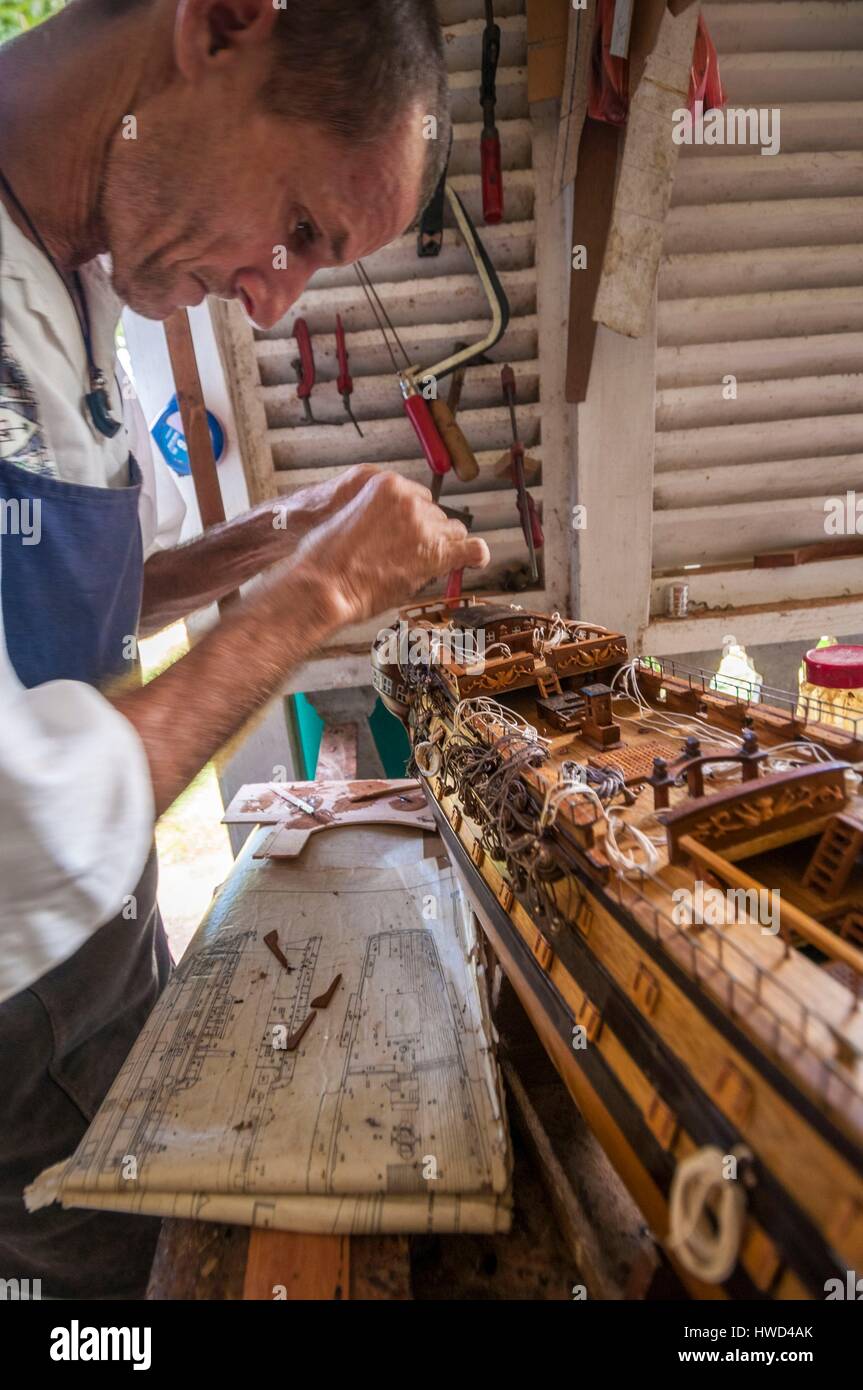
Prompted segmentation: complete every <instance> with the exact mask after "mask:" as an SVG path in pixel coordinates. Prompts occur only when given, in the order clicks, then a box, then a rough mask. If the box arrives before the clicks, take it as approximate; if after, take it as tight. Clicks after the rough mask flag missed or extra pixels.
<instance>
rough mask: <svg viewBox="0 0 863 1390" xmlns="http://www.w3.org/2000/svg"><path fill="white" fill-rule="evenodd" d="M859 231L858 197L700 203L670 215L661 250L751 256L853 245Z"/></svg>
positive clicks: (861, 205)
mask: <svg viewBox="0 0 863 1390" xmlns="http://www.w3.org/2000/svg"><path fill="white" fill-rule="evenodd" d="M861 81H863V69H861ZM755 192H756V189H754V188H753V194H754V193H755ZM861 225H863V198H861V197H846V198H777V199H773V200H769V201H767V202H763V203H762V202H756V201H751V202H737V203H727V204H726V203H702V204H700V205H699V206H698V207H677V208H672V209H671V212H670V213H669V215H668V221H667V223H666V228H665V243H664V245H665V252H666V254H668V255H675V254H679V253H681V252H688V251H690V252H691V251H700V252H705V251H733V250H737V249H740V250H747V249H748V250H751V249H752V247H755V246H809V245H812V244H813V243H815V242H818V243H819V244H822V245H839V244H847V243H848V242H852V241H854V240H855V238H857V237H858V236H859V233H860V227H861Z"/></svg>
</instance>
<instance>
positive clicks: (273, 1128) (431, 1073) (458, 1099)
mask: <svg viewBox="0 0 863 1390" xmlns="http://www.w3.org/2000/svg"><path fill="white" fill-rule="evenodd" d="M430 902H431V903H433V904H434V912H433V913H432V916H431V920H428V917H427V914H424V910H423V908H424V904H425V905H428V904H429V903H430ZM274 928H275V929H276V930H277V932H278V934H279V941H280V945H281V948H282V950H283V951H284V953H285V956H286V957H287V959H288V962H289V964H290V965H291V967H292V969H291V972H290V973H288V972H287V971H286V970H284V969H283V967H282V966H281V965H280V964H279V963H278V961H276V960H275V959H274V957H273V956H272V954H271V953H270V951H269V950H268V949H267V947H266V946H265V944H264V941H263V938H264V936H265V935H266V933H267V932H268V931H271V930H273V929H274ZM472 932H473V926H472V923H471V918H470V914H469V911H468V909H467V907H466V905H465V903H464V900H463V899H462V897H461V894H460V891H459V889H458V887H457V884H456V881H455V879H454V877H453V875H452V873H451V871H450V870H448V869H443V870H442V869H441V868H440V867H438V865H437V863H436V861H433V860H432V861H426V860H421V861H419V862H418V863H416V864H413V865H409V866H406V867H403V868H400V869H393V868H389V869H381V870H375V869H361V870H354V871H351V872H345V873H342V872H330V873H327V874H324V873H322V872H320V871H312V870H310V871H303V870H299V869H297V868H296V867H292V868H290V869H287V870H286V869H285V868H284V867H283V866H281V865H277V864H271V863H266V862H263V863H260V862H258V863H252V862H251V861H250V862H249V863H247V865H246V869H245V872H244V873H243V875H242V876H241V877H240V879H239V884H234V885H232V890H231V892H230V893H229V894H224V895H223V896H222V898H219V899H217V901H216V904H215V905H214V907H213V909H212V910H211V913H210V915H209V918H208V919H207V921H206V922H205V923H204V925H203V926H202V927H201V929H200V931H199V933H198V935H197V936H196V938H195V940H194V941H193V943H192V945H191V946H190V948H189V950H188V952H187V953H186V956H185V957H184V958H183V960H182V962H181V963H180V965H179V967H178V968H177V971H176V972H175V975H174V977H173V978H172V980H171V982H170V983H169V985H168V988H167V989H166V991H165V994H164V995H163V996H162V998H161V1000H160V1001H159V1003H158V1004H157V1006H156V1008H155V1010H154V1011H153V1013H152V1014H151V1016H150V1018H149V1020H148V1022H147V1025H146V1027H145V1029H144V1031H143V1033H142V1034H141V1036H140V1037H139V1039H138V1041H137V1042H136V1044H135V1046H134V1048H133V1049H132V1052H131V1053H130V1055H129V1057H128V1058H127V1060H126V1063H125V1064H124V1066H123V1068H122V1070H121V1071H120V1073H119V1075H118V1077H117V1079H116V1081H115V1083H114V1085H113V1087H112V1088H111V1091H110V1093H109V1095H108V1097H107V1098H106V1100H105V1102H104V1104H103V1106H102V1107H101V1109H100V1111H99V1114H98V1115H97V1117H96V1119H95V1120H94V1122H93V1124H92V1125H91V1127H90V1129H89V1131H88V1133H87V1135H86V1136H85V1138H84V1140H83V1141H82V1143H81V1145H80V1146H79V1149H78V1151H77V1153H76V1154H75V1155H74V1156H73V1157H72V1159H70V1160H69V1161H68V1162H67V1163H66V1164H63V1165H56V1166H55V1168H53V1169H50V1170H48V1172H47V1173H46V1174H43V1175H42V1176H41V1177H40V1178H39V1179H38V1180H37V1182H36V1184H34V1187H33V1189H31V1192H30V1196H29V1200H30V1204H31V1205H34V1206H35V1205H39V1204H41V1203H42V1202H44V1201H47V1200H51V1198H52V1197H53V1196H55V1195H59V1197H60V1199H61V1200H62V1201H63V1202H64V1203H65V1204H67V1205H94V1206H105V1207H107V1208H109V1209H113V1210H139V1211H161V1212H164V1213H165V1214H171V1213H176V1214H179V1213H180V1211H182V1212H183V1213H184V1214H191V1212H192V1211H194V1213H195V1214H199V1215H205V1216H212V1218H213V1219H235V1220H247V1221H249V1222H251V1223H260V1224H273V1225H279V1224H281V1225H292V1224H296V1225H297V1226H298V1227H299V1228H302V1229H316V1228H320V1229H337V1228H339V1229H357V1228H358V1227H359V1228H362V1229H398V1228H399V1226H398V1221H400V1220H404V1221H405V1222H406V1223H407V1224H406V1225H405V1226H404V1229H425V1228H426V1222H427V1218H428V1213H429V1211H430V1210H431V1208H432V1206H433V1207H434V1208H435V1221H436V1223H437V1224H435V1227H434V1228H435V1229H448V1228H452V1227H453V1226H459V1227H460V1228H461V1229H470V1228H474V1229H487V1228H489V1227H488V1226H487V1224H484V1223H487V1222H492V1223H493V1225H496V1226H497V1227H498V1228H500V1226H501V1224H505V1222H506V1220H507V1219H508V1217H507V1215H506V1209H507V1207H508V1190H509V1149H508V1140H507V1133H506V1125H505V1119H504V1113H503V1104H502V1099H501V1090H500V1081H499V1077H498V1073H497V1069H496V1065H495V1063H494V1060H493V1056H492V1052H491V1042H490V1037H489V1032H490V1029H489V1027H488V1026H487V1023H486V1017H485V1009H484V999H483V996H482V991H481V989H480V985H479V981H478V979H477V975H476V970H475V952H474V951H473V950H472V946H473V944H474V943H473V936H472ZM337 974H341V976H342V980H341V984H340V986H339V988H338V990H337V991H336V993H335V995H334V997H333V998H332V1000H331V1002H330V1004H329V1006H328V1008H326V1009H325V1010H321V1011H316V1010H310V1003H309V1001H310V1000H311V999H312V998H315V997H316V996H317V995H318V994H320V993H322V992H323V991H324V990H326V989H327V987H328V985H329V984H330V983H331V981H332V980H333V979H334V978H335V976H336V975H337ZM310 1011H311V1012H312V1013H313V1014H314V1015H315V1016H314V1018H313V1021H312V1024H311V1026H310V1028H309V1030H308V1032H307V1033H306V1034H305V1035H304V1037H303V1039H302V1041H301V1043H300V1044H299V1046H298V1047H297V1049H296V1050H295V1051H287V1050H285V1047H284V1042H285V1039H286V1038H287V1037H290V1036H291V1035H292V1034H293V1033H294V1032H295V1031H296V1030H297V1029H298V1028H299V1027H300V1025H301V1024H302V1023H303V1021H304V1020H305V1019H306V1017H307V1016H308V1014H309V1012H310ZM321 1198H329V1199H331V1201H332V1202H333V1203H336V1204H337V1208H338V1216H337V1218H335V1217H334V1216H333V1211H332V1210H330V1209H328V1208H327V1207H326V1203H324V1204H323V1205H322V1204H321V1203H320V1201H319V1199H321ZM303 1199H305V1201H306V1207H305V1209H304V1211H303V1213H302V1215H301V1218H300V1219H299V1220H297V1221H295V1220H294V1219H293V1218H294V1217H296V1215H297V1210H298V1208H297V1205H296V1204H297V1203H298V1202H299V1203H302V1201H303ZM353 1199H356V1202H357V1206H356V1210H353V1209H352V1207H351V1201H352V1200H353ZM447 1199H452V1200H451V1201H450V1202H449V1205H448V1204H447ZM483 1201H488V1203H489V1212H490V1213H491V1214H490V1215H488V1214H487V1215H485V1216H483V1215H482V1214H481V1208H482V1203H483ZM370 1202H371V1203H372V1205H371V1207H370V1206H369V1203H370ZM388 1203H389V1204H391V1205H392V1207H393V1210H394V1211H396V1212H398V1213H399V1216H398V1217H396V1216H394V1215H393V1214H392V1212H389V1213H386V1212H384V1211H383V1209H382V1206H381V1204H383V1207H386V1205H387V1204H388ZM466 1203H467V1204H466ZM227 1210H230V1212H231V1215H230V1216H226V1215H224V1214H220V1213H224V1212H225V1211H227ZM312 1210H314V1211H315V1212H317V1211H318V1210H320V1211H321V1213H322V1215H321V1217H320V1225H319V1226H318V1217H314V1218H312V1217H311V1216H310V1215H309V1213H310V1212H311V1211H312ZM466 1212H469V1213H474V1212H476V1213H477V1214H476V1215H475V1216H474V1215H471V1216H470V1217H468V1218H466V1217H465V1213H466ZM501 1212H503V1213H504V1214H503V1215H502V1214H501ZM447 1213H450V1214H449V1215H448V1214H447ZM466 1219H467V1220H468V1223H470V1221H474V1223H475V1224H474V1226H473V1227H471V1226H470V1224H468V1225H467V1226H465V1224H464V1223H465V1220H466ZM334 1220H337V1223H338V1224H337V1226H334V1225H333V1224H332V1222H333V1221H334ZM309 1222H311V1225H310V1224H308V1223H309ZM393 1222H395V1223H396V1224H395V1226H394V1225H393V1224H392V1223H393ZM388 1223H389V1224H388ZM440 1223H443V1224H442V1225H441V1224H440ZM448 1223H450V1224H448Z"/></svg>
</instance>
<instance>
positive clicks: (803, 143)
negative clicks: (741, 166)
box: [678, 0, 863, 169]
mask: <svg viewBox="0 0 863 1390" xmlns="http://www.w3.org/2000/svg"><path fill="white" fill-rule="evenodd" d="M855 3H856V0H855ZM724 71H725V70H724V68H723V73H724ZM731 99H732V100H736V98H731ZM861 122H863V101H861V100H856V101H853V100H852V101H835V100H834V101H830V100H825V101H797V100H795V101H791V102H786V103H784V104H783V107H782V120H781V123H780V125H781V135H782V154H800V153H802V152H803V151H805V150H827V151H835V150H856V149H859V147H860V135H859V131H860V128H861ZM750 155H751V150H750V149H749V148H748V147H747V146H746V145H726V146H724V147H723V149H722V151H721V156H722V158H726V157H728V158H735V159H748V158H749V157H750ZM703 156H704V149H703V147H702V146H700V145H682V146H681V148H680V158H681V160H683V161H684V164H685V163H687V162H688V161H689V160H690V159H701V158H703ZM773 157H774V156H764V162H765V163H766V161H767V159H768V158H773ZM775 157H776V158H778V157H779V156H775ZM759 158H761V156H760V155H759ZM678 168H679V169H682V168H683V165H679V166H678Z"/></svg>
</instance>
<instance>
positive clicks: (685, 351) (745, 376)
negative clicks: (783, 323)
mask: <svg viewBox="0 0 863 1390" xmlns="http://www.w3.org/2000/svg"><path fill="white" fill-rule="evenodd" d="M729 362H733V363H734V374H735V376H736V377H737V380H738V381H768V380H772V379H777V378H782V377H789V376H802V375H803V374H804V373H805V372H813V371H814V372H823V373H824V374H825V375H828V376H829V375H833V374H841V373H843V372H860V371H863V332H861V333H816V334H813V335H812V336H811V337H803V336H800V337H793V338H752V339H748V340H740V341H737V342H727V341H726V342H719V343H692V344H683V345H681V346H665V347H661V348H659V350H658V352H657V354H656V384H657V387H658V388H659V389H660V390H665V389H667V388H670V387H675V386H678V387H679V386H698V385H706V384H707V383H708V382H717V381H721V380H722V377H723V376H724V375H725V373H726V372H727V371H728V364H729Z"/></svg>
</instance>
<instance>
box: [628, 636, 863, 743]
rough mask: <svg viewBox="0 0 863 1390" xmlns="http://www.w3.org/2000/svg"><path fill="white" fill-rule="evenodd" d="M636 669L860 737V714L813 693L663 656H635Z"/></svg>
mask: <svg viewBox="0 0 863 1390" xmlns="http://www.w3.org/2000/svg"><path fill="white" fill-rule="evenodd" d="M638 668H639V670H641V671H652V672H654V673H655V674H656V675H662V676H669V677H674V678H675V679H676V680H679V681H681V682H684V683H685V684H686V685H688V686H689V688H690V690H692V691H693V692H695V693H696V694H702V695H709V696H710V697H711V699H714V700H716V699H721V698H722V697H723V695H724V696H726V697H727V699H728V700H729V702H732V701H733V702H736V703H740V704H746V705H765V706H769V707H770V708H771V709H777V710H781V711H782V712H783V713H784V714H785V715H786V717H787V719H788V720H789V722H792V721H794V722H795V723H796V724H797V725H798V726H800V727H801V728H802V727H805V726H806V725H810V724H826V725H827V726H828V727H829V728H831V730H838V731H839V732H841V733H843V734H846V735H847V736H848V738H849V739H863V715H861V716H859V717H856V716H853V715H848V714H843V713H840V712H838V711H837V709H836V706H835V705H833V704H830V703H828V702H827V701H826V700H821V699H819V698H818V696H816V695H803V694H800V693H798V694H793V693H792V692H791V691H789V690H779V689H777V688H776V687H775V686H771V685H760V684H759V683H758V682H757V681H747V680H743V679H742V678H738V677H737V676H720V675H718V674H717V673H716V672H715V671H705V670H704V669H703V668H702V667H700V666H687V665H686V664H685V663H683V662H680V661H675V659H674V658H673V657H667V656H662V657H654V656H642V657H639V658H638Z"/></svg>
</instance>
